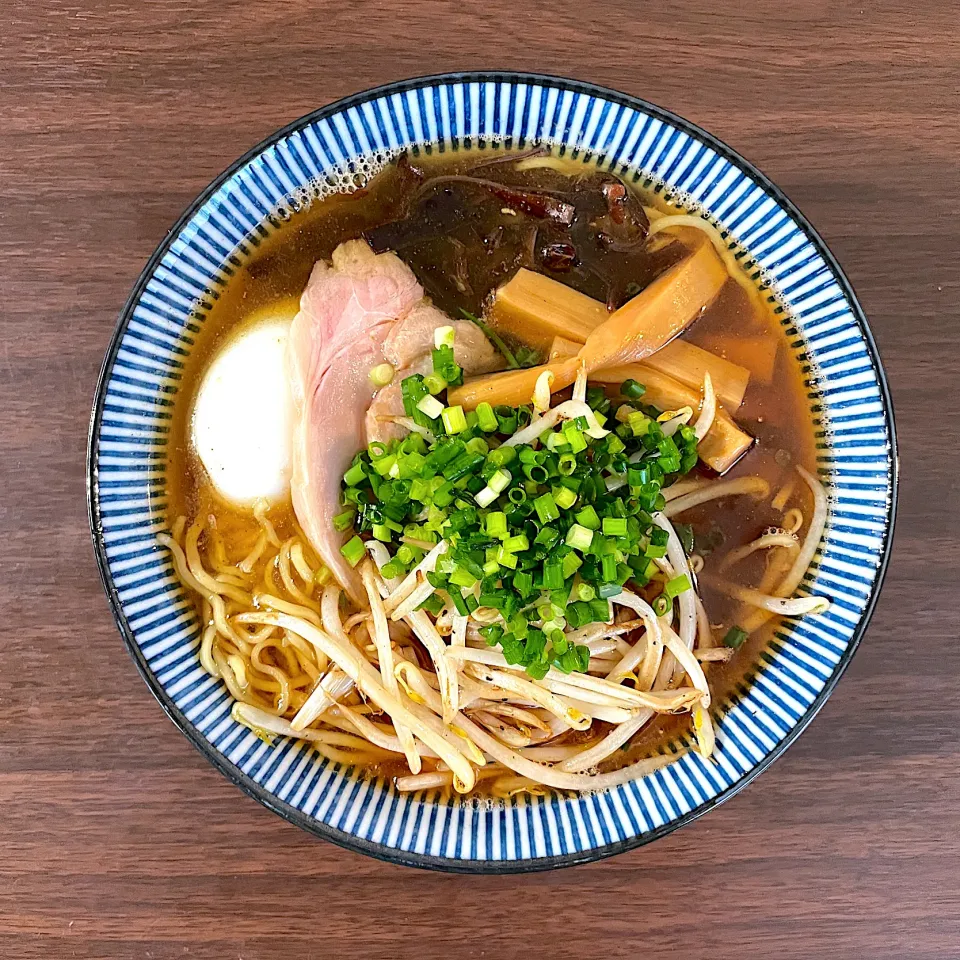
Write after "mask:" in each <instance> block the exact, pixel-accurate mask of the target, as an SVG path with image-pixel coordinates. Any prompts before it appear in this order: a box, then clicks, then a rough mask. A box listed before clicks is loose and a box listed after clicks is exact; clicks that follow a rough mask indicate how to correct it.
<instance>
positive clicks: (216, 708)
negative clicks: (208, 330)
mask: <svg viewBox="0 0 960 960" xmlns="http://www.w3.org/2000/svg"><path fill="white" fill-rule="evenodd" d="M541 143H542V144H546V145H550V146H552V147H554V148H555V149H556V150H557V151H559V152H561V153H566V154H569V155H570V156H571V157H574V158H579V159H582V160H585V161H587V162H590V163H594V164H596V165H597V166H598V167H607V168H610V169H615V170H616V171H617V172H618V173H619V174H620V175H621V176H626V177H633V178H634V179H635V180H637V181H642V183H643V185H644V186H646V187H647V188H649V189H652V190H654V191H657V192H663V193H664V194H666V195H668V196H670V197H671V198H681V199H682V202H683V204H684V205H685V206H687V207H689V208H690V209H695V210H698V211H700V212H702V213H704V214H706V215H708V216H709V218H710V219H711V220H712V221H713V222H714V223H715V224H716V225H718V226H719V227H720V228H721V229H722V231H723V236H724V239H725V240H726V242H727V243H728V245H729V247H730V248H731V249H732V250H734V251H735V252H736V253H737V255H738V257H739V258H740V262H741V263H742V264H745V265H746V266H747V268H748V269H749V270H751V271H754V272H756V273H758V274H759V275H762V277H763V278H764V280H765V281H766V283H767V284H768V285H769V288H770V291H771V293H770V295H771V296H775V297H776V298H777V300H778V303H779V306H780V315H781V323H782V324H783V326H784V328H785V331H786V333H787V335H788V337H789V338H790V340H791V343H792V345H793V348H794V349H795V350H796V351H797V352H798V353H799V354H800V355H801V357H802V360H803V363H804V364H805V369H807V370H808V371H809V376H808V386H809V390H808V399H809V405H810V414H811V417H812V418H813V421H814V423H815V426H816V434H817V440H818V450H817V456H818V470H819V474H820V479H821V481H822V482H823V483H824V485H825V487H826V488H827V491H828V495H829V504H830V507H829V515H828V522H827V527H826V532H825V534H824V538H823V540H822V542H821V544H820V548H819V550H818V551H817V554H816V556H815V558H814V562H813V564H812V565H811V568H810V570H809V571H808V573H807V576H806V581H805V586H806V588H807V589H808V590H809V591H811V592H817V593H821V594H824V595H826V596H828V597H829V598H830V599H831V601H832V605H831V608H830V610H829V611H828V612H826V613H823V614H821V615H817V616H810V617H805V618H804V619H803V620H802V621H799V620H787V621H784V622H783V623H782V624H781V625H780V626H779V627H778V629H777V630H776V632H775V635H774V637H773V639H772V640H771V643H770V645H769V648H768V650H767V652H766V654H765V655H764V657H763V658H762V659H761V660H760V661H758V662H757V664H756V665H755V666H754V668H752V670H751V672H750V673H749V675H748V678H747V682H746V683H745V684H743V685H741V687H740V688H739V689H738V692H736V693H735V695H733V696H732V697H728V698H726V699H725V700H724V701H723V702H722V703H721V704H718V705H717V710H716V721H715V722H716V751H715V753H714V755H713V758H712V759H711V760H710V761H707V760H704V759H703V758H702V757H700V756H699V754H697V753H696V752H694V751H690V752H687V753H685V754H684V755H683V756H682V757H681V758H680V759H679V760H677V761H676V762H674V763H672V764H670V765H669V766H666V767H662V768H661V769H659V770H656V771H655V772H653V773H651V774H649V775H647V776H646V777H644V778H642V779H639V780H636V781H632V782H628V783H625V784H621V785H619V786H617V787H614V788H611V789H609V790H605V791H598V792H595V793H590V794H585V795H578V796H570V795H565V794H564V795H561V794H559V793H547V794H546V795H545V796H518V797H514V798H511V799H507V800H504V801H502V802H501V801H496V802H493V801H490V800H475V799H471V798H460V797H458V796H455V795H454V796H450V795H448V794H447V793H441V792H439V791H426V792H420V793H415V794H402V793H399V792H397V790H396V788H395V786H394V785H393V783H392V782H390V781H388V780H385V779H383V778H379V779H378V778H376V777H372V776H367V775H365V774H363V773H362V772H358V771H357V770H355V769H352V768H347V767H344V766H342V765H339V764H336V763H333V762H331V761H329V760H326V759H324V758H323V757H321V756H319V755H318V754H317V753H316V752H314V751H313V750H312V749H311V748H310V747H309V745H308V744H306V743H304V742H303V741H299V740H289V739H284V738H280V739H279V740H278V741H276V742H274V743H273V744H268V743H266V742H264V741H262V740H261V739H259V738H258V737H257V736H256V735H255V734H254V733H253V732H252V731H251V730H250V729H249V728H248V727H246V726H243V725H241V724H240V723H238V722H236V721H235V720H234V719H233V716H232V714H231V704H232V701H231V698H230V696H229V693H228V691H227V689H226V688H225V687H224V686H223V684H222V683H221V681H219V680H217V679H215V678H213V677H212V676H210V675H209V674H208V673H206V672H205V671H204V670H203V669H202V668H201V665H200V663H199V660H198V648H199V643H200V633H201V629H200V624H199V620H198V616H197V612H196V610H195V608H194V605H193V604H192V602H191V601H190V599H189V597H188V596H187V595H186V593H185V591H184V589H183V587H182V586H181V584H180V582H179V580H178V579H177V577H176V575H175V571H174V569H173V565H172V563H171V560H170V555H169V553H168V552H167V550H165V549H163V548H162V546H161V545H160V543H159V542H158V539H157V538H158V534H161V533H162V532H163V531H164V530H165V529H167V527H168V524H169V521H168V518H167V515H166V501H165V490H166V488H167V479H168V478H167V475H166V470H167V454H166V449H165V447H166V442H167V437H168V423H169V420H170V411H171V410H172V409H173V407H174V405H175V404H176V403H177V395H178V392H179V390H180V371H181V370H182V369H183V365H184V360H185V359H186V358H187V357H189V355H190V353H191V351H192V350H193V349H194V348H195V345H196V343H197V342H198V339H201V338H202V330H203V324H204V318H205V315H206V313H207V312H208V311H209V309H210V307H211V303H212V302H213V301H214V300H215V299H216V298H217V297H218V290H220V289H221V288H222V287H223V286H224V285H225V283H226V282H227V278H228V277H229V276H230V274H231V272H232V269H233V266H232V265H235V264H236V263H237V262H238V260H242V258H243V257H244V256H245V255H246V254H247V252H248V251H249V249H250V248H251V247H255V246H256V245H257V243H258V242H259V239H260V238H261V237H263V236H264V235H266V234H269V233H270V232H271V231H273V230H275V229H278V228H279V226H280V225H281V224H282V222H283V220H284V218H285V217H286V216H287V215H288V214H289V211H291V210H296V209H297V208H298V206H299V205H301V204H303V203H304V202H306V201H307V199H308V198H309V197H310V195H311V193H313V192H315V191H316V190H317V187H318V185H327V187H328V188H329V185H332V184H337V183H344V182H346V183H350V182H352V181H354V180H358V179H360V178H362V176H363V175H364V173H365V172H366V171H368V170H369V169H371V168H374V167H376V166H377V165H378V164H380V163H382V162H383V160H384V159H385V158H387V157H389V156H392V155H395V154H397V153H398V152H400V151H402V150H405V149H407V150H411V151H413V152H417V151H428V152H430V151H440V150H461V151H470V150H481V149H487V148H489V147H490V146H491V145H494V144H505V145H507V146H513V147H520V148H522V147H525V146H529V145H532V144H541ZM896 463H897V461H896V449H895V435H894V423H893V413H892V408H891V404H890V398H889V395H888V392H887V388H886V384H885V380H884V375H883V371H882V369H881V366H880V360H879V357H878V355H877V351H876V347H875V345H874V343H873V339H872V337H871V335H870V331H869V328H868V326H867V322H866V319H865V317H864V315H863V311H862V310H861V308H860V306H859V304H858V303H857V300H856V297H855V295H854V292H853V290H852V288H851V286H850V284H849V282H848V281H847V280H846V278H845V277H844V275H843V273H842V272H841V270H840V268H839V266H838V264H837V262H836V260H835V259H834V258H833V256H832V255H831V254H830V252H829V251H828V249H827V248H826V246H825V244H824V243H823V241H822V240H821V239H820V238H819V237H818V236H817V234H816V233H815V232H814V230H813V228H812V227H811V226H810V224H809V223H808V222H807V221H806V219H805V218H804V217H803V216H802V214H800V212H799V211H798V210H797V209H796V207H795V206H794V205H793V204H792V203H791V202H790V201H789V200H788V199H787V198H786V197H785V196H784V195H783V193H782V192H781V191H780V190H779V189H778V188H777V187H776V186H774V185H773V184H772V183H771V182H770V181H769V180H768V179H767V178H766V177H764V176H763V175H762V174H761V173H760V172H759V171H757V170H756V169H755V168H754V167H752V166H751V165H750V164H749V163H748V162H747V161H745V160H744V159H742V158H741V157H740V156H738V155H737V154H736V153H735V152H734V151H732V150H731V149H730V148H728V147H726V146H725V145H724V144H722V143H720V142H719V141H718V140H716V139H715V138H714V137H712V136H710V135H709V134H707V133H706V132H704V131H703V130H700V129H699V128H697V127H696V126H694V125H693V124H690V123H688V122H687V121H685V120H683V119H681V118H679V117H677V116H675V115H673V114H670V113H668V112H667V111H665V110H662V109H661V108H659V107H656V106H654V105H653V104H650V103H647V102H644V101H642V100H638V99H636V98H632V97H628V96H625V95H623V94H620V93H616V92H614V91H610V90H605V89H602V88H599V87H596V86H592V85H589V84H583V83H578V82H572V81H567V80H561V79H556V78H551V77H545V76H534V75H521V74H501V73H496V74H450V75H444V76H438V77H426V78H421V79H416V80H410V81H405V82H402V83H396V84H391V85H389V86H386V87H380V88H377V89H375V90H371V91H368V92H366V93H362V94H358V95H356V96H353V97H349V98H347V99H345V100H341V101H339V102H337V103H334V104H332V105H330V106H328V107H324V108H323V109H320V110H318V111H316V112H314V113H311V114H309V115H308V116H306V117H303V118H302V119H300V120H298V121H296V122H294V123H292V124H290V125H289V126H287V127H285V128H283V129H282V130H279V131H277V132H276V133H275V134H273V135H272V136H270V137H269V138H268V139H267V140H265V141H264V142H263V143H261V144H259V145H258V146H256V147H254V148H253V149H252V150H251V151H249V152H248V153H247V154H246V155H245V156H243V157H242V158H240V159H239V160H238V161H236V163H234V164H233V165H232V166H231V167H230V168H229V169H227V170H226V171H225V172H224V173H222V174H221V175H220V176H218V177H217V178H216V179H215V180H214V182H213V183H211V184H210V185H209V186H208V187H207V188H206V189H205V190H204V191H203V193H202V194H201V195H200V196H199V197H198V198H197V199H196V200H195V201H194V202H193V203H192V204H191V205H190V207H189V208H188V209H187V210H186V211H185V212H184V213H183V215H182V216H181V217H180V219H179V220H178V221H177V223H176V224H175V225H174V227H173V228H172V230H171V231H170V232H169V233H168V235H167V237H166V239H165V240H164V241H163V242H162V243H161V245H160V246H159V247H158V248H157V250H156V252H155V253H154V254H153V256H152V257H151V258H150V261H149V262H148V264H147V266H146V268H145V269H144V271H143V273H142V274H141V276H140V278H139V280H138V281H137V283H136V285H135V287H134V289H133V292H132V293H131V295H130V297H129V299H128V301H127V303H126V304H125V306H124V308H123V310H122V312H121V314H120V318H119V322H118V324H117V328H116V331H115V333H114V335H113V339H112V341H111V344H110V348H109V350H108V352H107V356H106V359H105V362H104V366H103V369H102V372H101V375H100V380H99V384H98V387H97V393H96V401H95V405H94V410H93V416H92V421H91V428H90V441H89V453H88V484H89V485H88V499H89V512H90V524H91V529H92V533H93V539H94V544H95V549H96V554H97V559H98V562H99V566H100V573H101V576H102V579H103V584H104V587H105V589H106V592H107V595H108V597H109V601H110V604H111V607H112V610H113V614H114V617H115V618H116V621H117V624H118V626H119V628H120V631H121V634H122V636H123V638H124V641H125V643H126V645H127V648H128V650H129V652H130V654H131V656H132V657H133V659H134V662H135V663H136V665H137V668H138V669H139V671H140V673H141V675H142V676H143V678H144V680H145V681H146V683H147V685H148V687H149V688H150V690H151V691H152V692H153V694H154V696H155V697H156V698H157V699H158V701H159V702H160V704H161V706H162V707H163V709H164V710H165V711H166V712H167V714H168V715H169V717H170V718H171V719H172V720H173V722H174V723H175V724H176V725H177V726H178V727H179V728H180V730H181V731H182V732H183V734H184V735H185V736H186V737H187V738H188V739H189V740H190V741H191V743H193V744H194V746H196V747H197V749H198V750H200V751H201V752H202V753H203V755H204V756H205V757H206V758H207V759H208V760H209V761H210V762H211V763H212V764H213V765H214V766H215V767H216V768H217V769H218V770H220V771H221V772H222V773H223V774H224V775H226V776H227V777H228V778H229V779H230V780H232V781H233V782H234V783H236V784H237V785H238V786H239V787H241V789H243V790H244V791H245V792H247V793H248V794H249V795H250V796H252V797H254V798H255V799H257V800H259V801H260V802H261V803H263V804H264V805H265V806H267V807H269V808H270V809H271V810H274V811H275V812H277V813H278V814H279V815H280V816H282V817H284V818H285V819H287V820H289V821H290V822H292V823H294V824H296V825H297V826H300V827H302V828H303V829H305V830H307V831H309V832H311V833H313V834H316V835H317V836H320V837H324V838H326V839H328V840H331V841H333V842H335V843H338V844H340V845H342V846H344V847H348V848H350V849H353V850H356V851H359V852H362V853H366V854H370V855H372V856H376V857H379V858H382V859H386V860H391V861H394V862H397V863H403V864H409V865H414V866H421V867H430V868H436V869H444V870H452V871H461V872H482V873H498V872H501V873H502V872H513V871H525V870H538V869H547V868H552V867H558V866H565V865H571V864H576V863H582V862H585V861H590V860H597V859H600V858H603V857H607V856H611V855H613V854H615V853H619V852H622V851H625V850H629V849H631V848H633V847H636V846H639V845H641V844H644V843H648V842H650V841H651V840H654V839H656V838H658V837H661V836H663V835H665V834H666V833H669V832H670V831H672V830H674V829H676V828H677V827H679V826H681V825H683V824H684V823H687V822H689V821H690V820H693V819H694V818H695V817H698V816H699V815H700V814H702V813H704V812H706V811H708V810H710V809H711V808H713V807H714V806H716V805H717V804H718V803H721V802H722V801H723V800H725V799H727V798H728V797H730V796H732V795H733V794H734V793H736V792H737V791H738V790H740V789H741V788H742V787H744V786H745V785H746V784H747V783H749V782H750V781H751V780H752V779H753V778H754V777H756V776H757V775H758V774H759V773H760V772H761V771H763V770H764V769H766V767H768V766H769V765H770V764H771V763H772V762H773V761H774V760H776V758H777V757H779V756H780V755H781V754H782V753H783V751H784V750H785V749H786V748H787V747H788V746H789V745H790V743H791V742H792V741H793V740H794V739H795V738H796V737H797V736H798V735H799V734H800V732H801V731H802V730H803V729H804V728H805V727H806V725H807V724H808V723H809V722H810V721H811V719H812V718H813V717H814V715H815V714H816V712H817V711H818V710H819V709H820V707H821V706H822V705H823V703H824V701H825V700H826V698H827V697H828V696H829V695H830V693H831V692H832V691H833V689H834V687H835V685H836V683H837V681H838V679H839V677H840V675H841V674H842V673H843V671H844V669H845V668H846V666H847V664H848V663H849V662H850V659H851V657H852V656H853V654H854V652H855V650H856V648H857V645H858V644H859V642H860V640H861V638H862V636H863V633H864V631H865V629H866V626H867V623H868V621H869V618H870V615H871V612H872V610H873V607H874V604H875V602H876V598H877V594H878V591H879V589H880V585H881V581H882V579H883V574H884V569H885V566H886V561H887V556H888V552H889V548H890V540H891V534H892V526H893V519H894V512H895V505H896Z"/></svg>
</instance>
